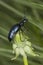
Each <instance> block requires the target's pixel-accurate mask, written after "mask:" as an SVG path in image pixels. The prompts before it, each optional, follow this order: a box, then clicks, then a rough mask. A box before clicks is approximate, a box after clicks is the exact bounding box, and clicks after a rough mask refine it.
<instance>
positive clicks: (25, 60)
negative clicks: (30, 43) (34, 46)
mask: <svg viewBox="0 0 43 65" xmlns="http://www.w3.org/2000/svg"><path fill="white" fill-rule="evenodd" d="M23 61H24V65H28V60H27V56H26V55H25V56H23Z"/></svg>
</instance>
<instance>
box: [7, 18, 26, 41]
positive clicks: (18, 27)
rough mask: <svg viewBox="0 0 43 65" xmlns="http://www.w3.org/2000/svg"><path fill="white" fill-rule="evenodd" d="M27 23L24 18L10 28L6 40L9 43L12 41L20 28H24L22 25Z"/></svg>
mask: <svg viewBox="0 0 43 65" xmlns="http://www.w3.org/2000/svg"><path fill="white" fill-rule="evenodd" d="M26 21H27V18H26V17H24V18H23V19H22V20H21V22H19V23H17V24H15V25H13V26H12V28H11V30H10V32H9V34H8V40H9V41H11V40H12V39H13V36H15V34H16V33H17V32H18V31H19V30H20V29H21V27H22V26H24V23H25V22H26Z"/></svg>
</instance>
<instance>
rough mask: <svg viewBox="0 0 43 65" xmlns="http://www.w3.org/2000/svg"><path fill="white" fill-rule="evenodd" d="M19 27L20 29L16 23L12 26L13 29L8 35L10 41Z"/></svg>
mask: <svg viewBox="0 0 43 65" xmlns="http://www.w3.org/2000/svg"><path fill="white" fill-rule="evenodd" d="M19 29H20V27H19V24H16V25H14V26H13V27H12V28H11V30H10V32H9V35H8V39H9V41H11V40H12V38H13V36H14V35H15V34H16V33H17V32H18V31H19Z"/></svg>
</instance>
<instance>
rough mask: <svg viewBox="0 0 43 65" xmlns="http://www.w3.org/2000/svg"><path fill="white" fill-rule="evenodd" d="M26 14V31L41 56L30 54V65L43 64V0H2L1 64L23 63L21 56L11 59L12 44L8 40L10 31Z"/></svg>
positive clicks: (0, 23)
mask: <svg viewBox="0 0 43 65" xmlns="http://www.w3.org/2000/svg"><path fill="white" fill-rule="evenodd" d="M24 15H25V16H26V17H27V18H28V22H27V23H25V25H24V28H23V30H24V33H25V34H26V35H27V36H28V38H29V41H30V42H31V43H32V47H33V48H34V51H35V52H36V53H37V54H39V57H33V56H29V55H28V62H29V65H43V0H0V65H23V60H22V57H21V56H20V57H18V58H17V59H16V60H14V61H11V58H12V57H13V54H12V44H11V43H10V42H9V41H8V32H9V30H10V28H11V27H12V25H14V24H16V23H18V22H20V21H21V19H22V18H23V17H24Z"/></svg>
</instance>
